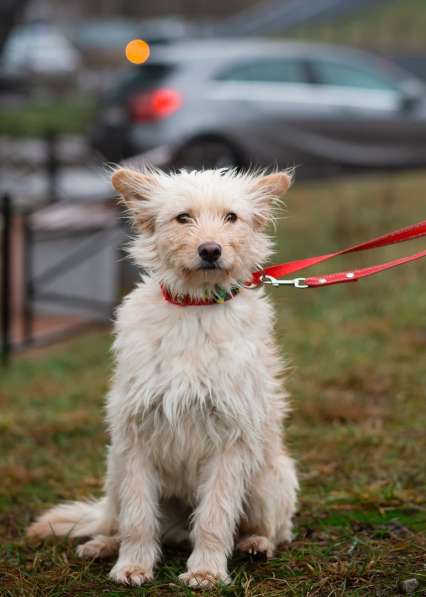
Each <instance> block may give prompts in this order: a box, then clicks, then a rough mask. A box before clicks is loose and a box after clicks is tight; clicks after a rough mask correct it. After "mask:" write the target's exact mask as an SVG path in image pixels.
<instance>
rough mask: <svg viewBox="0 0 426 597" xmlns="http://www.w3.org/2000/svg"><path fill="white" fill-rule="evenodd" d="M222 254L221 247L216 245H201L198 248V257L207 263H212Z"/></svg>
mask: <svg viewBox="0 0 426 597" xmlns="http://www.w3.org/2000/svg"><path fill="white" fill-rule="evenodd" d="M221 254H222V247H221V246H220V245H218V244H217V243H203V244H202V245H200V246H199V247H198V255H199V256H200V257H201V259H203V260H204V261H207V262H208V263H214V262H215V261H217V260H218V259H219V257H220V256H221Z"/></svg>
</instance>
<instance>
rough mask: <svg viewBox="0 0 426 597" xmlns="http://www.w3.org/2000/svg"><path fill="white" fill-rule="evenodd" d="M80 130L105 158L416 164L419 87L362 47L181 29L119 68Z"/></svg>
mask: <svg viewBox="0 0 426 597" xmlns="http://www.w3.org/2000/svg"><path fill="white" fill-rule="evenodd" d="M91 139H92V144H93V146H94V147H95V148H96V149H97V150H98V151H100V152H101V153H102V154H103V155H104V156H105V157H106V158H107V159H108V160H111V161H119V160H120V159H123V158H129V157H130V156H134V155H137V154H141V153H144V152H147V151H149V150H152V149H154V148H159V147H163V148H164V147H166V148H168V149H169V153H170V155H172V156H173V163H174V164H177V165H179V166H191V167H195V168H198V167H201V166H204V167H222V166H223V167H229V166H237V167H240V166H243V167H247V166H249V165H255V166H270V165H278V166H292V165H300V166H302V168H301V172H302V174H306V175H309V174H311V173H312V174H321V173H326V172H330V171H334V170H335V169H340V168H353V169H358V168H360V169H365V168H407V167H414V166H419V165H425V164H426V92H425V86H424V84H423V83H422V82H421V81H420V80H418V79H416V78H415V77H413V76H412V75H411V74H408V73H406V72H405V71H403V70H401V69H400V68H398V67H397V66H395V65H393V64H392V63H390V62H388V61H386V60H385V59H383V58H379V57H376V56H374V55H371V54H369V53H365V52H363V51H358V50H353V49H348V48H343V47H337V46H333V45H324V44H311V43H300V42H290V41H289V42H277V41H268V40H259V39H239V40H229V39H223V40H213V39H203V40H192V41H186V42H180V43H176V44H172V45H169V46H167V47H156V48H153V51H152V55H151V58H150V60H149V61H148V62H147V63H146V64H144V65H142V66H134V67H131V68H129V70H128V71H127V72H126V73H124V74H123V76H122V78H121V79H120V80H119V81H118V82H117V83H116V84H115V85H113V87H112V88H111V89H110V90H109V91H108V93H106V95H105V96H104V97H103V98H102V99H101V103H100V107H99V111H98V115H97V119H96V124H95V126H94V128H93V130H92V135H91Z"/></svg>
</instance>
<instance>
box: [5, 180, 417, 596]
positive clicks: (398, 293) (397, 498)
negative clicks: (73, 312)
mask: <svg viewBox="0 0 426 597" xmlns="http://www.w3.org/2000/svg"><path fill="white" fill-rule="evenodd" d="M425 188H426V175H425V174H421V173H418V174H414V175H413V174H411V175H386V176H384V177H370V178H365V179H357V180H342V181H337V182H327V183H322V184H313V183H311V184H300V185H299V184H296V185H295V187H294V188H293V190H292V191H291V192H290V194H289V195H288V198H287V209H286V213H285V215H286V218H285V219H283V220H282V221H280V223H279V226H278V228H277V231H276V236H277V239H278V244H279V253H280V255H279V257H280V258H287V259H290V258H296V257H302V256H307V255H310V254H316V253H318V252H326V251H330V250H332V249H335V248H338V247H344V246H347V245H348V244H351V243H355V242H358V241H361V240H365V239H368V238H370V237H371V236H372V235H375V234H380V233H384V232H386V231H390V230H392V229H394V228H396V227H399V226H403V225H408V224H410V223H413V222H415V221H418V220H421V219H424V217H425V205H426V203H425V195H426V191H425ZM420 246H424V241H423V243H422V242H421V241H420V242H415V243H412V244H411V245H409V246H407V247H406V246H404V245H399V246H397V247H394V248H393V249H388V250H377V251H375V252H372V253H370V254H368V255H363V254H359V255H357V256H355V257H352V258H349V257H347V258H346V259H345V260H343V259H340V260H339V261H338V262H337V263H336V264H335V265H333V266H327V265H325V266H322V267H320V268H317V270H316V271H321V272H327V271H333V270H334V271H338V270H340V269H341V268H343V267H350V265H349V264H353V265H355V264H356V265H358V266H361V265H365V264H367V263H374V262H378V261H380V260H382V259H387V258H390V257H391V256H394V255H396V254H398V255H400V254H408V252H410V251H412V252H414V250H416V249H417V250H419V247H420ZM277 259H278V257H277ZM343 263H344V264H345V266H343ZM272 294H273V297H274V299H275V300H276V306H277V312H278V320H277V337H278V339H279V342H280V343H281V345H282V350H283V352H284V353H285V354H286V355H288V356H289V359H290V361H291V365H292V367H291V372H290V375H289V380H288V385H289V388H290V390H291V393H292V396H293V408H294V410H293V415H292V416H291V418H290V420H289V423H288V432H287V435H288V440H289V443H290V445H291V449H292V452H293V454H294V455H295V457H296V458H297V460H298V462H299V468H300V475H301V480H302V487H301V495H300V508H299V513H298V516H297V520H296V530H297V536H296V539H295V541H294V543H293V544H292V545H291V546H290V547H287V548H284V549H283V550H282V551H279V552H278V553H277V556H276V558H275V559H273V560H272V561H270V562H268V563H265V562H256V561H251V560H246V559H244V558H242V557H240V556H236V557H235V558H234V559H233V560H232V562H231V571H232V575H233V578H234V579H235V584H234V585H233V586H231V587H229V588H222V589H221V588H219V589H218V590H217V591H214V592H213V593H210V594H214V595H235V596H241V597H243V596H244V597H260V596H265V597H271V596H284V595H285V596H295V597H296V596H298V597H302V596H303V597H304V596H307V595H309V596H315V597H316V596H324V597H326V596H345V597H346V596H355V595H366V596H367V595H368V596H370V595H379V596H381V595H389V596H394V595H397V594H398V583H399V582H400V581H401V580H404V579H408V578H413V577H415V578H417V580H418V582H419V583H420V586H419V588H418V590H417V592H416V593H415V594H416V595H422V594H424V591H425V587H426V568H425V561H426V558H425V555H426V553H425V552H426V541H425V535H424V531H425V530H426V504H425V486H426V467H425V454H426V433H425V426H426V409H425V400H426V375H425V371H426V300H425V295H426V261H424V262H417V263H414V264H411V265H408V266H405V267H403V268H401V269H398V270H393V271H390V272H387V273H385V274H381V275H380V276H377V277H375V278H371V279H367V280H364V281H362V282H359V283H357V284H353V285H350V284H348V285H345V286H336V287H331V288H324V289H319V290H294V289H275V290H273V291H272ZM109 346H110V336H109V334H107V333H91V334H89V335H87V336H84V337H80V338H78V339H76V340H73V341H70V342H69V343H66V344H63V345H60V346H57V347H52V348H51V349H49V351H44V352H40V353H35V354H32V355H28V356H25V357H20V358H17V359H16V360H15V362H14V363H13V365H12V366H11V367H10V369H9V370H8V371H7V372H4V371H1V372H0V375H1V382H0V404H1V410H0V429H1V433H0V454H1V459H0V479H1V482H0V545H1V548H0V549H1V551H2V552H3V553H1V554H0V562H1V563H0V576H1V577H2V578H1V580H0V587H1V588H0V594H1V595H2V596H16V595H22V596H25V597H29V596H43V597H47V596H70V595H84V596H86V595H87V596H93V597H95V596H99V595H109V596H113V595H137V594H139V595H159V596H160V597H161V596H166V595H181V596H189V595H192V594H195V593H192V592H191V591H190V590H189V589H185V588H183V587H181V586H179V584H178V582H177V574H178V573H179V572H181V571H182V570H183V568H184V562H185V558H186V557H187V553H186V552H185V551H182V552H175V551H170V550H169V551H166V554H165V559H164V561H163V563H162V564H161V565H160V567H159V570H158V574H157V579H156V581H155V583H154V584H153V585H150V586H148V587H147V588H142V589H129V588H126V587H120V586H116V585H114V584H112V583H111V582H109V581H108V579H107V572H108V569H109V568H110V567H111V565H112V562H111V561H109V562H104V563H97V562H89V563H87V562H82V561H79V560H78V559H77V558H76V557H75V555H74V548H75V543H74V544H70V543H67V542H58V541H56V542H50V543H48V544H45V545H43V546H35V545H30V544H29V543H28V542H27V541H26V540H25V538H24V535H23V533H24V529H25V527H26V526H27V524H28V523H29V521H30V520H31V519H32V518H33V516H34V515H35V514H36V513H38V512H39V511H40V510H42V509H43V508H45V507H46V506H48V505H50V504H54V503H56V502H58V501H59V500H64V499H69V498H79V497H84V496H89V495H92V494H99V493H100V492H101V484H102V474H103V471H104V446H105V442H106V439H107V438H106V435H105V432H104V426H103V421H102V418H103V400H104V394H105V391H106V389H107V386H108V379H109V376H110V371H111V359H110V357H109V354H108V351H109ZM205 594H207V593H205Z"/></svg>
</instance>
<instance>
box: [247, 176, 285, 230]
mask: <svg viewBox="0 0 426 597" xmlns="http://www.w3.org/2000/svg"><path fill="white" fill-rule="evenodd" d="M292 182H293V178H292V176H291V174H290V172H275V173H274V174H267V175H266V176H262V177H261V178H258V179H257V181H256V182H255V185H254V188H255V192H256V215H255V223H256V227H257V228H264V227H265V226H266V224H267V223H268V221H269V220H270V217H271V210H272V206H273V204H274V202H275V201H278V200H279V199H280V198H281V197H282V196H283V195H285V193H286V192H287V191H288V189H289V188H290V186H291V184H292Z"/></svg>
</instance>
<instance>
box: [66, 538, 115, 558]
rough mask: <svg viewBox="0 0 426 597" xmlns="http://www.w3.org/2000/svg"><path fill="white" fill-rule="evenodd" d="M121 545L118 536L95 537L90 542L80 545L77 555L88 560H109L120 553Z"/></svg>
mask: <svg viewBox="0 0 426 597" xmlns="http://www.w3.org/2000/svg"><path fill="white" fill-rule="evenodd" d="M119 545H120V539H119V537H118V535H95V537H93V539H90V541H86V543H82V544H81V545H79V546H78V547H77V550H76V553H77V555H78V557H80V558H84V559H87V560H92V559H101V558H108V557H109V556H111V555H113V554H114V553H115V552H116V551H118V547H119Z"/></svg>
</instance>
